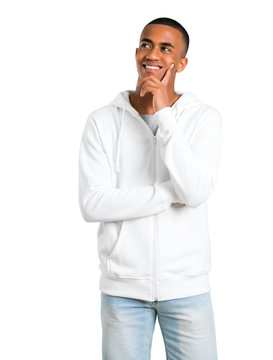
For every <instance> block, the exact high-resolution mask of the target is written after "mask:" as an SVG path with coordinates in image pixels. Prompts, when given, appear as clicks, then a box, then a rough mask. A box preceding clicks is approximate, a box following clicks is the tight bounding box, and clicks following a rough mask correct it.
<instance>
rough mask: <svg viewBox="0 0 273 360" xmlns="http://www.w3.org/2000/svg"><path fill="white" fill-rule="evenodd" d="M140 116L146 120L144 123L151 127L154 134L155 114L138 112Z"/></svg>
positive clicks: (155, 126) (156, 124)
mask: <svg viewBox="0 0 273 360" xmlns="http://www.w3.org/2000/svg"><path fill="white" fill-rule="evenodd" d="M140 116H141V117H142V119H143V120H144V121H145V122H146V124H147V125H148V126H149V127H150V128H151V130H152V132H153V134H154V135H155V134H156V131H157V129H158V123H157V119H156V116H155V115H154V114H152V115H146V114H140Z"/></svg>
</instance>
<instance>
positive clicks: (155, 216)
mask: <svg viewBox="0 0 273 360" xmlns="http://www.w3.org/2000/svg"><path fill="white" fill-rule="evenodd" d="M153 175H154V182H155V181H156V135H153ZM153 218H154V239H153V240H154V241H153V245H154V247H153V248H154V256H153V291H154V301H157V299H158V289H157V252H158V251H157V225H158V224H157V221H158V215H157V214H155V215H154V216H153Z"/></svg>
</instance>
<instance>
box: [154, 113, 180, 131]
mask: <svg viewBox="0 0 273 360" xmlns="http://www.w3.org/2000/svg"><path fill="white" fill-rule="evenodd" d="M155 114H156V116H157V121H158V126H159V130H160V134H161V135H162V136H164V135H166V134H168V133H169V132H171V131H172V130H174V129H176V128H177V122H176V119H175V117H174V115H173V113H172V109H171V108H170V107H169V106H168V107H165V108H163V109H161V110H158V111H157V112H156V113H155Z"/></svg>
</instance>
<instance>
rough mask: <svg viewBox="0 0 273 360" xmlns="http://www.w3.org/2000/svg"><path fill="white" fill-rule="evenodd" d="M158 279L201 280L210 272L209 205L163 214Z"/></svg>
mask: <svg viewBox="0 0 273 360" xmlns="http://www.w3.org/2000/svg"><path fill="white" fill-rule="evenodd" d="M158 252H159V269H158V276H159V278H160V279H161V280H163V279H169V278H172V277H175V276H180V277H182V276H198V275H202V274H205V273H207V272H208V271H209V270H210V243H209V236H208V224H207V216H206V208H205V205H201V206H199V207H195V208H191V207H188V206H184V207H171V208H170V209H169V210H167V211H166V212H165V213H162V214H159V221H158Z"/></svg>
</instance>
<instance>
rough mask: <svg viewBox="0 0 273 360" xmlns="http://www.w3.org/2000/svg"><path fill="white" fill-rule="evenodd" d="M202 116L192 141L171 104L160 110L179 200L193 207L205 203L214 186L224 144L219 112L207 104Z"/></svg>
mask: <svg viewBox="0 0 273 360" xmlns="http://www.w3.org/2000/svg"><path fill="white" fill-rule="evenodd" d="M182 116H183V115H182ZM200 116H201V119H200V122H199V128H198V130H197V133H196V135H195V138H194V140H193V142H192V144H191V145H189V144H188V143H187V140H186V138H185V136H184V135H183V133H182V131H181V130H180V129H179V127H178V125H177V122H176V119H175V117H174V115H173V113H172V111H171V108H170V107H165V108H163V109H161V110H159V111H158V112H157V117H158V124H159V131H160V139H161V142H160V143H161V147H160V152H161V156H162V159H163V161H164V162H165V165H166V166H167V168H168V170H169V172H170V177H171V180H172V183H173V185H174V189H175V192H176V193H177V195H178V196H179V198H180V202H182V203H184V204H185V205H188V206H191V207H194V206H198V205H200V204H202V203H204V202H205V201H206V199H207V198H208V196H209V194H210V193H211V192H212V190H213V188H214V185H215V181H216V176H217V169H218V165H219V159H220V152H221V144H222V120H221V117H220V115H219V113H218V112H217V111H216V110H215V109H213V108H207V109H206V110H205V111H203V113H202V115H200Z"/></svg>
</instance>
